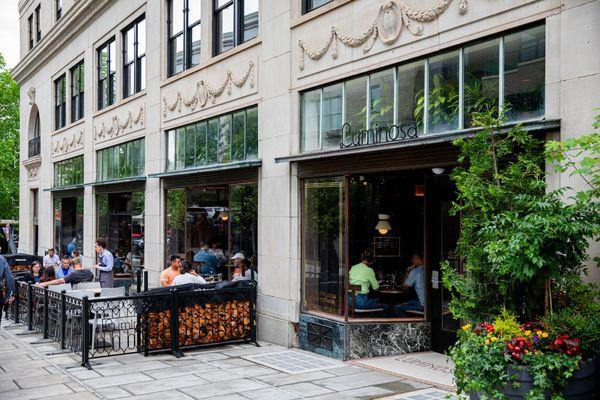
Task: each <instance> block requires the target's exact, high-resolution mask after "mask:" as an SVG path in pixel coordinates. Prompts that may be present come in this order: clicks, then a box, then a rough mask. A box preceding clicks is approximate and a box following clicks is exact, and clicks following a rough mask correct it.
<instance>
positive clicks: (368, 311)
mask: <svg viewBox="0 0 600 400" xmlns="http://www.w3.org/2000/svg"><path fill="white" fill-rule="evenodd" d="M361 290H362V286H361V285H349V287H348V293H350V299H351V300H352V301H351V302H350V304H349V307H350V316H351V317H352V318H354V315H355V314H356V313H358V314H361V315H365V314H373V313H380V312H383V308H381V307H378V308H356V292H360V291H361Z"/></svg>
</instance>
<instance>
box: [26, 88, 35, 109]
mask: <svg viewBox="0 0 600 400" xmlns="http://www.w3.org/2000/svg"><path fill="white" fill-rule="evenodd" d="M27 97H29V105H30V106H32V105H34V104H35V88H34V87H33V86H32V87H30V88H29V90H27Z"/></svg>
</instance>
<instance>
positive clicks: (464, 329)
mask: <svg viewBox="0 0 600 400" xmlns="http://www.w3.org/2000/svg"><path fill="white" fill-rule="evenodd" d="M469 329H471V324H466V325H464V326H463V327H462V330H463V331H465V332H466V331H468V330H469Z"/></svg>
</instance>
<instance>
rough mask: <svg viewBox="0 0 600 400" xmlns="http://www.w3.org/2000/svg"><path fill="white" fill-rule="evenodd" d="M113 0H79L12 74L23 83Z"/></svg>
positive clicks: (20, 83) (20, 62) (18, 81)
mask: <svg viewBox="0 0 600 400" xmlns="http://www.w3.org/2000/svg"><path fill="white" fill-rule="evenodd" d="M111 1H112V0H78V1H75V2H74V3H73V6H72V7H71V8H70V9H69V10H68V12H66V13H65V15H64V16H63V17H62V18H61V19H60V21H59V23H56V24H55V25H54V26H53V27H52V28H51V29H50V30H49V31H48V32H47V33H46V34H45V36H44V37H42V40H41V41H40V42H39V43H37V44H36V45H35V47H34V48H33V49H31V50H30V51H29V52H28V53H27V54H26V55H25V57H23V58H22V59H21V61H19V63H18V64H17V65H16V66H15V67H14V68H13V70H12V75H13V78H14V79H15V81H17V83H18V84H19V85H22V84H23V83H24V82H25V81H26V80H27V79H28V78H29V77H30V76H31V75H33V74H34V73H35V72H36V71H37V70H38V69H40V68H41V67H42V66H43V65H45V64H46V62H47V61H48V60H49V59H50V58H52V57H53V56H54V54H55V52H56V51H58V50H60V49H62V48H63V46H64V45H65V44H66V43H68V42H69V41H70V40H72V39H73V37H74V36H76V35H77V34H79V32H81V29H82V28H83V27H85V26H86V25H87V24H88V23H89V22H90V21H92V20H94V19H95V17H96V16H97V15H98V14H99V13H101V12H102V11H103V9H104V7H105V6H106V5H108V4H109V3H111Z"/></svg>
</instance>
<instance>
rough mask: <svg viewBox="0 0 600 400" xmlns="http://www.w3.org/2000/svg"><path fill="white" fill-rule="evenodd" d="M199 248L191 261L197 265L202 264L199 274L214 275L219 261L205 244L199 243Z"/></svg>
mask: <svg viewBox="0 0 600 400" xmlns="http://www.w3.org/2000/svg"><path fill="white" fill-rule="evenodd" d="M200 246H201V248H200V251H198V252H197V253H196V255H195V256H194V260H193V261H194V262H197V263H203V265H202V267H201V269H200V273H201V274H202V275H215V274H216V273H217V267H218V265H219V260H218V259H217V257H215V255H214V254H213V253H211V252H210V250H209V249H208V245H207V244H206V242H201V243H200Z"/></svg>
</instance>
